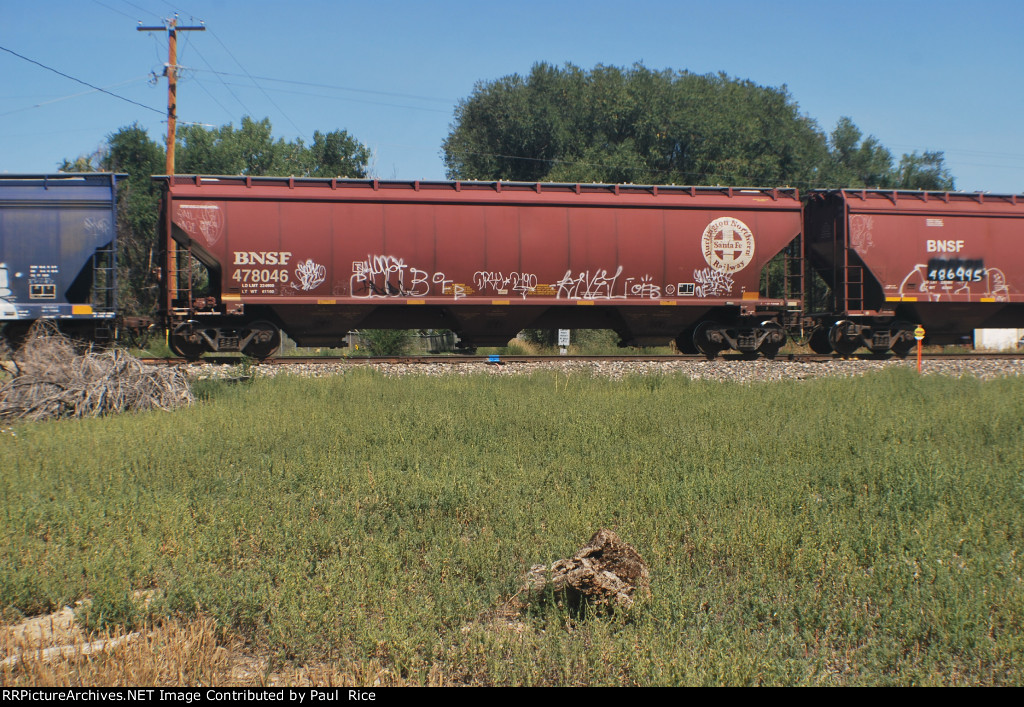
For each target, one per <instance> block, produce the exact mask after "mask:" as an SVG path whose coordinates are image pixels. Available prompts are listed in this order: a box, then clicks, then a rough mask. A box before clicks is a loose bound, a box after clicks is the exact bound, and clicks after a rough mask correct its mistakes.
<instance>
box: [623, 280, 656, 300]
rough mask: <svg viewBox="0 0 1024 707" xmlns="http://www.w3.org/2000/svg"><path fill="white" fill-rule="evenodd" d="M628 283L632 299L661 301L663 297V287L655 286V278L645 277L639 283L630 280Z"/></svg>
mask: <svg viewBox="0 0 1024 707" xmlns="http://www.w3.org/2000/svg"><path fill="white" fill-rule="evenodd" d="M626 283H627V290H628V294H629V296H630V297H639V298H641V299H659V298H660V297H661V286H660V285H655V284H654V278H653V277H651V276H650V275H644V276H643V277H641V278H640V280H639V281H634V280H633V278H629V279H627V280H626Z"/></svg>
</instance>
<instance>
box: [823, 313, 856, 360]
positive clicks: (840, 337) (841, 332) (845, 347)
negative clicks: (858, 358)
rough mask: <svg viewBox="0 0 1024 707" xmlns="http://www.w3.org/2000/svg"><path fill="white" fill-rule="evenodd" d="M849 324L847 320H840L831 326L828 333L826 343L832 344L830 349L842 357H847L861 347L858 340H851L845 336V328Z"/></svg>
mask: <svg viewBox="0 0 1024 707" xmlns="http://www.w3.org/2000/svg"><path fill="white" fill-rule="evenodd" d="M850 323H851V322H850V321H849V320H846V319H841V320H840V321H838V322H836V323H835V324H833V325H832V328H831V329H829V332H828V342H829V343H830V344H832V349H833V350H834V351H835V352H836V353H838V354H840V355H842V356H849V355H850V354H852V353H853V352H854V351H856V350H857V349H859V348H860V345H861V341H860V339H859V338H852V337H849V336H847V335H846V327H847V326H848V325H849V324H850Z"/></svg>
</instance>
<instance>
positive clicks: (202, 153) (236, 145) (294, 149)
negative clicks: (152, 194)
mask: <svg viewBox="0 0 1024 707" xmlns="http://www.w3.org/2000/svg"><path fill="white" fill-rule="evenodd" d="M178 137H179V141H180V143H181V147H180V153H179V156H178V162H177V171H179V172H181V173H185V174H245V175H250V176H254V177H256V176H268V175H272V176H297V177H341V176H350V177H365V176H366V174H367V164H368V163H369V159H370V151H369V150H368V149H367V148H366V146H365V145H363V144H362V143H360V142H359V141H358V140H356V139H355V138H353V137H352V136H351V135H349V134H348V132H347V131H345V130H335V131H332V132H329V133H321V132H320V131H316V132H314V133H313V144H312V145H310V146H308V147H307V146H306V145H305V144H304V143H303V141H302V140H301V139H297V140H295V141H294V142H286V141H285V140H284V139H283V138H278V139H276V140H275V139H274V136H273V128H272V126H271V124H270V120H269V119H267V118H264V119H263V120H259V121H257V120H253V119H252V118H249V117H248V116H247V117H244V118H242V124H241V126H239V127H238V128H237V129H236V128H235V127H234V126H232V125H223V126H221V127H219V128H205V127H203V126H201V125H188V126H185V127H184V128H182V129H181V131H179V133H178Z"/></svg>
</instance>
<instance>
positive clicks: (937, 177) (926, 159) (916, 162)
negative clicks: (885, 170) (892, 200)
mask: <svg viewBox="0 0 1024 707" xmlns="http://www.w3.org/2000/svg"><path fill="white" fill-rule="evenodd" d="M897 183H898V186H899V188H900V189H921V190H932V191H952V190H954V189H956V186H955V184H954V181H953V175H952V174H950V172H949V169H948V168H947V167H946V158H945V155H944V154H943V153H942V152H925V153H924V154H923V155H919V154H917V151H916V150H915V151H914V152H913V153H911V154H909V155H903V157H902V159H900V166H899V169H898V170H897Z"/></svg>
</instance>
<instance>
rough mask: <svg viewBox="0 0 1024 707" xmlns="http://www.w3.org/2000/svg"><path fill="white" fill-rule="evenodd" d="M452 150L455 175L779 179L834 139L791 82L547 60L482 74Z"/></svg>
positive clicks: (815, 159)
mask: <svg viewBox="0 0 1024 707" xmlns="http://www.w3.org/2000/svg"><path fill="white" fill-rule="evenodd" d="M443 152H444V159H445V164H446V165H447V168H448V176H449V177H451V178H454V179H507V180H522V181H536V180H552V181H570V182H571V181H582V182H586V181H603V182H645V183H652V182H653V183H668V182H673V183H685V184H765V185H775V184H796V183H801V184H806V183H808V182H810V181H811V180H813V179H814V177H815V175H816V172H817V170H818V168H819V165H820V163H821V161H822V160H823V158H824V157H825V155H826V154H827V149H826V144H825V139H824V137H823V136H822V135H821V133H820V131H819V130H818V129H817V126H816V124H815V123H814V121H813V120H811V119H810V118H808V117H806V116H803V115H801V114H800V112H799V108H798V106H797V105H796V103H795V102H794V101H793V100H792V98H791V97H790V96H789V93H788V92H787V90H786V88H785V87H782V88H770V87H764V86H758V85H757V84H754V83H752V82H750V81H741V80H738V79H733V78H730V77H728V76H726V75H725V74H708V75H697V74H691V73H689V72H685V71H684V72H673V71H668V70H665V71H652V70H650V69H647V68H646V67H644V66H642V65H634V66H633V67H631V68H629V69H620V68H618V67H613V66H602V65H599V66H597V67H595V68H594V69H593V70H591V71H585V70H582V69H580V68H578V67H575V66H573V65H566V66H565V67H564V68H557V67H554V66H551V65H550V64H544V63H541V64H537V65H535V66H534V67H533V69H532V70H531V72H530V74H529V75H528V76H527V77H525V78H524V77H521V76H519V75H512V76H506V77H504V78H501V79H498V80H496V81H493V82H481V83H478V84H477V85H476V86H475V88H474V90H473V93H472V94H471V95H470V96H469V97H468V98H466V99H464V100H462V101H461V102H460V103H459V105H458V107H457V108H456V114H455V123H454V124H453V126H452V130H451V132H450V133H449V135H448V138H447V139H446V140H445V142H444V146H443Z"/></svg>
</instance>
